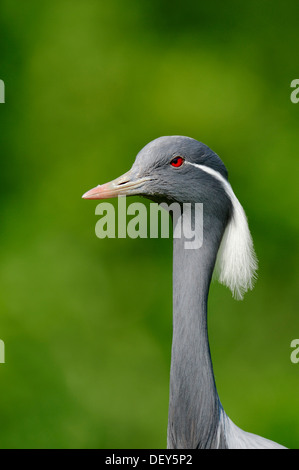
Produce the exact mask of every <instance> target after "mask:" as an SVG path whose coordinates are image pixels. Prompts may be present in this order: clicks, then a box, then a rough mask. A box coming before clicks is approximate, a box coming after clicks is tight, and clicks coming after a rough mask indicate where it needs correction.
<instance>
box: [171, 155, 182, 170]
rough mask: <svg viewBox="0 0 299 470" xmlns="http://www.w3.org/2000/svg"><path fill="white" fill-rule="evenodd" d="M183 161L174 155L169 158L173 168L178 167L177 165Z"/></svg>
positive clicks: (180, 164)
mask: <svg viewBox="0 0 299 470" xmlns="http://www.w3.org/2000/svg"><path fill="white" fill-rule="evenodd" d="M184 161H185V160H184V159H183V158H182V157H175V158H173V159H172V160H171V162H170V165H172V166H174V167H175V168H178V167H179V166H182V164H183V163H184Z"/></svg>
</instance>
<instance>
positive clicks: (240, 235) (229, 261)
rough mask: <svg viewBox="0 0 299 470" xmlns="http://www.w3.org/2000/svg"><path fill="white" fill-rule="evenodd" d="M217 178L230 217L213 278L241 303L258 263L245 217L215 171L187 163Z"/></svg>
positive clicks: (254, 275) (249, 287)
mask: <svg viewBox="0 0 299 470" xmlns="http://www.w3.org/2000/svg"><path fill="white" fill-rule="evenodd" d="M190 164H191V165H193V166H196V167H198V168H200V169H201V170H203V171H205V172H206V173H209V174H210V175H212V176H214V177H215V178H217V179H218V180H219V181H220V182H221V183H222V185H223V187H224V190H225V192H226V194H227V195H228V196H229V198H230V200H231V202H232V215H231V218H230V221H229V222H228V224H227V227H226V229H225V232H224V234H223V237H222V241H221V244H220V247H219V250H218V254H217V260H216V267H215V275H216V278H217V279H218V281H219V282H220V283H221V284H224V285H225V286H227V287H228V288H229V289H230V290H231V292H232V294H233V297H234V298H235V299H238V300H241V299H243V297H244V294H245V293H246V292H247V291H248V289H252V288H253V285H254V281H255V279H256V277H257V274H256V272H257V268H258V260H257V257H256V254H255V251H254V247H253V241H252V237H251V233H250V230H249V227H248V222H247V217H246V214H245V212H244V209H243V207H242V206H241V204H240V202H239V200H238V199H237V197H236V195H235V193H234V191H233V189H232V187H231V185H230V184H229V182H228V181H227V180H226V179H225V178H224V177H223V176H222V175H221V174H220V173H219V172H218V171H216V170H213V169H212V168H210V167H207V166H205V165H198V164H196V163H190Z"/></svg>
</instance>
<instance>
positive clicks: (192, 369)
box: [167, 212, 225, 449]
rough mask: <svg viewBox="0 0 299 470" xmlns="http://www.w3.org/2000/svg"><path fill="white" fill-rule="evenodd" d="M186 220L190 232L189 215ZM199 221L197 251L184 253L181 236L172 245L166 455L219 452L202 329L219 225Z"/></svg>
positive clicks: (211, 220) (215, 407) (213, 394)
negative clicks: (200, 234)
mask: <svg viewBox="0 0 299 470" xmlns="http://www.w3.org/2000/svg"><path fill="white" fill-rule="evenodd" d="M184 216H185V215H184ZM189 217H190V218H191V219H190V223H191V224H192V225H193V226H195V224H194V220H193V217H194V212H192V213H190V214H189ZM203 221H204V231H203V243H202V246H201V247H200V248H197V249H186V245H185V242H186V239H185V238H184V236H182V237H181V238H174V240H173V339H172V355H171V371H170V397H169V416H168V433H167V446H168V448H171V449H174V448H176V449H195V448H213V447H225V443H224V442H222V437H221V436H219V432H218V424H219V417H220V413H221V409H222V408H221V404H220V401H219V398H218V394H217V390H216V385H215V380H214V374H213V366H212V361H211V355H210V348H209V340H208V328H207V300H208V293H209V286H210V283H211V278H212V273H213V269H214V266H215V261H216V256H217V251H218V248H219V245H220V242H221V238H222V235H223V232H224V229H225V226H224V225H225V224H224V223H223V222H222V221H221V220H218V219H215V218H213V217H210V216H209V215H206V216H205V213H204V218H203ZM178 223H180V221H179V222H178Z"/></svg>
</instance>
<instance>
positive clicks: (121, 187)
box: [82, 170, 149, 199]
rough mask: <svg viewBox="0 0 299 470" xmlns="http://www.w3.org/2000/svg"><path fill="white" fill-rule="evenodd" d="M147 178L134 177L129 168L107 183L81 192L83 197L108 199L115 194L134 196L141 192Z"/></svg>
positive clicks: (115, 195)
mask: <svg viewBox="0 0 299 470" xmlns="http://www.w3.org/2000/svg"><path fill="white" fill-rule="evenodd" d="M148 179H149V178H135V177H133V175H132V172H131V170H130V171H128V172H127V173H125V174H124V175H122V176H120V177H119V178H116V179H115V180H113V181H110V182H109V183H106V184H102V185H99V186H96V187H95V188H93V189H91V190H90V191H87V193H85V194H83V196H82V198H83V199H108V198H112V197H117V196H134V195H138V194H141V193H142V190H141V188H142V186H143V185H144V183H145V182H146V181H148Z"/></svg>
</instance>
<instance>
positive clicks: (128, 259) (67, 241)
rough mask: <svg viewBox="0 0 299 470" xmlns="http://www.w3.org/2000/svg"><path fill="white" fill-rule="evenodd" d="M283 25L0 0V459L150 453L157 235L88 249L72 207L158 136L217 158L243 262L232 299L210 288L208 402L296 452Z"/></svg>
mask: <svg viewBox="0 0 299 470" xmlns="http://www.w3.org/2000/svg"><path fill="white" fill-rule="evenodd" d="M298 14H299V6H298V1H297V0H296V1H295V0H294V1H286V2H280V1H278V0H275V1H274V0H272V1H270V0H269V1H262V2H261V1H257V0H253V1H250V2H239V1H237V0H228V1H226V2H223V1H220V0H218V1H210V2H202V1H192V0H185V1H184V2H177V1H172V2H168V1H161V0H160V1H158V0H151V1H150V2H141V1H138V0H127V1H126V2H124V1H121V0H110V1H109V2H104V1H95V0H84V1H83V0H81V1H79V0H78V1H70V0H51V1H44V2H39V1H37V0H28V1H26V2H21V1H16V0H2V1H1V5H0V35H1V52H0V58H1V63H0V64H1V67H0V78H1V79H3V80H4V82H5V84H6V103H5V104H1V105H0V119H1V121H0V125H1V129H0V149H1V165H2V170H1V185H0V191H1V235H0V237H1V239H0V241H1V245H0V247H1V248H0V249H1V266H0V277H1V295H0V307H1V313H0V339H2V340H3V341H4V342H5V347H6V363H5V364H0V423H1V425H0V447H1V448H94V447H96V448H164V447H165V446H166V427H167V412H168V409H167V408H168V381H169V366H170V347H171V328H172V318H171V302H172V293H171V274H172V260H171V256H172V247H171V241H170V240H161V239H160V240H150V239H143V240H140V239H137V240H131V239H122V240H120V239H119V240H118V239H115V240H112V239H105V240H99V239H97V238H96V236H95V233H94V227H95V223H96V221H97V219H98V217H96V215H95V207H96V205H97V203H96V202H93V201H84V200H82V199H81V195H82V194H83V193H84V192H85V191H86V190H88V189H90V188H91V187H94V186H95V185H97V184H99V183H103V182H106V181H108V180H110V179H113V178H115V177H117V176H118V175H120V174H122V173H124V172H125V171H126V170H127V169H129V168H130V166H131V165H132V163H133V161H134V158H135V155H136V154H137V152H138V151H139V150H140V149H141V148H142V147H143V146H144V145H145V144H146V143H147V142H148V141H150V140H152V139H154V138H156V137H158V136H161V135H171V134H181V135H187V136H191V137H194V138H196V139H198V140H201V141H202V142H204V143H206V144H207V145H209V146H210V147H211V148H212V149H213V150H215V151H216V152H217V153H218V154H219V155H220V156H221V158H222V159H223V161H224V162H225V164H226V166H227V168H228V170H229V174H230V181H231V183H232V186H233V188H234V190H235V192H236V194H237V196H238V197H239V199H240V201H241V202H242V204H243V206H244V208H245V210H246V213H247V215H248V218H249V222H250V227H251V231H252V234H253V238H254V241H255V247H256V251H257V254H258V257H259V260H260V269H259V280H258V282H257V284H256V288H255V289H254V290H253V292H250V293H249V294H247V296H246V297H245V300H244V301H243V302H236V301H234V300H233V299H232V297H231V295H230V293H229V291H228V290H227V289H225V288H224V287H223V286H220V285H218V284H213V285H212V288H211V293H210V299H209V334H210V343H211V351H212V357H213V362H214V367H215V376H216V382H217V386H218V391H219V395H220V399H221V401H222V404H223V406H224V408H225V410H226V412H227V414H228V415H229V416H230V418H231V419H233V421H235V423H236V424H237V425H239V426H240V427H242V428H244V429H245V430H248V431H251V432H254V433H257V434H261V435H263V436H265V437H268V438H270V439H273V440H276V441H278V442H280V443H282V444H284V445H286V446H288V447H293V448H296V447H298V446H299V394H298V387H299V364H297V365H296V364H293V363H292V362H291V361H290V353H291V348H290V342H291V340H292V339H294V338H298V337H299V315H298V308H297V305H298V292H299V289H298V264H299V250H298V242H297V238H298V230H299V221H298V216H297V212H298V211H297V202H298V197H297V195H298V170H299V141H298V115H299V104H298V105H295V104H293V103H292V102H291V101H290V94H291V91H292V90H291V88H290V83H291V81H292V80H293V79H295V78H299V77H298V76H299V70H298V36H299V33H298ZM136 200H138V199H136ZM129 202H131V201H129Z"/></svg>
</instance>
